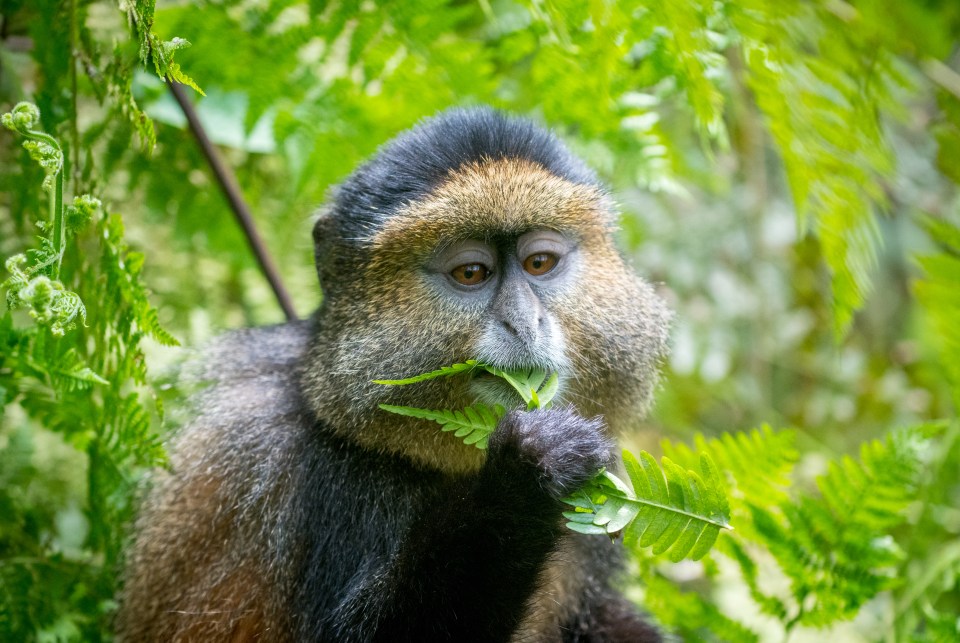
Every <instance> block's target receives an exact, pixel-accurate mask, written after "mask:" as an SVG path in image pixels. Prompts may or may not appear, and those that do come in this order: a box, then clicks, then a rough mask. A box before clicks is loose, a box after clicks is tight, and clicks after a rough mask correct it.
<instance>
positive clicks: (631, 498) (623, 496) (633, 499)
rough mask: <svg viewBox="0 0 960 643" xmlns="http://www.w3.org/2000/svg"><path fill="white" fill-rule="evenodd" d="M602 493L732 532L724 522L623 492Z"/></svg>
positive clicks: (608, 491) (731, 528)
mask: <svg viewBox="0 0 960 643" xmlns="http://www.w3.org/2000/svg"><path fill="white" fill-rule="evenodd" d="M603 493H604V495H606V496H610V497H612V498H619V499H620V500H625V501H627V502H635V503H637V504H641V505H647V506H648V507H655V508H657V509H663V510H664V511H669V512H671V513H675V514H680V515H683V516H687V517H689V518H693V519H694V520H699V521H700V522H705V523H708V524H710V525H713V526H715V527H719V528H720V529H728V530H730V531H733V527H732V526H731V525H728V524H727V523H725V522H718V521H716V520H714V519H712V518H707V517H706V516H701V515H700V514H695V513H690V512H689V511H684V510H683V509H677V508H676V507H671V506H670V505H662V504H660V503H659V502H654V501H653V500H646V499H644V498H637V497H635V496H628V495H627V494H625V493H623V492H620V491H613V490H608V489H604V490H603Z"/></svg>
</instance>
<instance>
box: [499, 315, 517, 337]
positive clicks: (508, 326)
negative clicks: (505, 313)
mask: <svg viewBox="0 0 960 643" xmlns="http://www.w3.org/2000/svg"><path fill="white" fill-rule="evenodd" d="M501 323H502V324H503V327H504V328H506V329H507V331H508V332H510V334H512V335H517V336H519V335H520V333H519V332H517V329H516V327H515V326H514V325H513V324H511V323H510V322H508V321H507V320H506V319H504V320H503V321H502V322H501Z"/></svg>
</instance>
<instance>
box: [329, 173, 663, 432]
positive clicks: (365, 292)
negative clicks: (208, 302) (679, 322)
mask: <svg viewBox="0 0 960 643" xmlns="http://www.w3.org/2000/svg"><path fill="white" fill-rule="evenodd" d="M613 218H614V215H613V209H612V207H611V204H610V203H609V201H608V199H607V197H606V196H605V195H604V194H603V193H602V192H601V191H600V190H598V189H597V188H595V187H593V186H589V185H582V184H575V183H572V182H570V181H567V180H565V179H562V178H559V177H557V176H556V175H554V174H551V173H550V172H547V171H546V170H544V169H543V168H542V167H541V166H539V165H537V164H535V163H531V162H529V161H523V160H515V159H505V160H497V161H485V162H482V163H475V164H470V165H466V166H463V167H461V168H460V169H459V170H457V171H455V172H452V173H451V174H450V175H449V178H448V179H447V180H446V181H445V182H444V183H442V184H441V185H440V186H438V187H437V188H436V189H435V190H433V191H432V192H431V193H430V194H429V195H427V196H426V197H424V198H421V199H419V200H417V201H414V202H411V203H408V204H407V205H406V206H404V207H403V208H402V209H401V210H400V211H399V212H397V213H396V214H394V215H393V216H391V217H390V218H389V219H388V220H387V221H386V223H385V224H384V225H383V226H382V227H381V228H379V229H378V230H376V232H374V233H373V234H372V235H371V236H370V237H369V238H367V239H364V243H363V248H364V250H363V252H362V253H359V254H358V257H359V260H358V261H357V263H356V264H355V272H356V273H357V274H356V275H355V276H354V277H355V279H354V280H353V282H352V283H354V284H356V285H355V286H353V287H350V288H347V289H342V290H338V295H337V296H336V297H335V298H331V300H330V301H328V302H327V303H326V304H325V305H326V306H328V307H329V310H330V314H329V315H327V318H328V320H329V321H328V322H327V323H332V324H334V325H338V326H339V327H341V328H343V329H344V330H343V331H342V332H340V333H338V335H337V337H336V339H335V340H333V342H332V343H333V344H334V347H333V348H334V350H335V354H336V360H335V365H334V366H333V371H334V372H335V373H337V374H339V375H340V376H341V377H338V378H337V382H336V384H335V388H336V390H337V392H339V391H350V406H351V408H362V409H365V410H366V411H368V412H370V413H375V412H376V405H377V404H378V403H384V402H387V403H391V404H406V405H412V406H419V407H429V408H436V409H441V408H458V407H461V406H463V405H465V404H469V403H473V402H476V401H477V400H478V398H479V399H480V400H483V401H486V402H488V403H489V402H498V403H501V404H504V405H505V406H510V405H515V404H516V403H517V402H518V401H519V400H518V398H517V397H516V396H515V394H513V393H512V392H511V390H510V389H509V388H508V387H507V386H506V384H505V383H503V382H501V381H500V380H498V379H496V378H492V377H489V378H488V377H484V376H480V377H477V378H474V379H473V380H468V379H467V378H447V379H443V380H434V381H431V382H424V383H422V384H418V385H416V386H409V387H401V388H384V387H377V386H375V385H369V380H372V379H378V378H402V377H408V376H411V375H415V374H417V373H420V372H426V371H429V370H433V369H436V368H439V367H441V366H445V365H448V364H451V363H454V362H461V361H464V360H466V359H471V358H474V359H479V360H481V361H484V362H487V363H490V364H493V365H496V366H499V367H501V368H507V369H514V368H542V369H545V370H548V371H556V372H558V373H559V375H560V385H561V387H560V394H559V399H560V400H562V401H563V402H566V403H569V404H572V405H574V406H575V407H576V408H577V409H578V410H579V411H580V412H581V413H583V414H585V415H594V414H602V415H604V416H605V418H606V419H607V421H608V423H610V424H623V423H624V421H625V420H626V419H628V418H629V417H631V416H632V417H637V416H638V415H639V414H640V413H642V411H643V408H644V407H645V405H646V403H647V401H648V399H649V396H650V392H651V389H652V386H653V384H654V382H655V379H656V370H657V369H656V367H657V361H658V360H659V359H660V357H661V356H662V354H663V352H664V350H665V339H666V326H667V319H668V317H669V315H668V313H667V311H666V309H665V307H664V306H663V304H662V302H661V301H660V299H659V298H658V297H656V295H654V294H653V292H652V290H651V289H650V288H649V286H647V285H646V284H645V283H643V282H642V281H641V280H640V279H638V278H637V277H636V276H635V275H634V274H633V273H632V271H630V270H629V269H628V268H627V267H626V266H625V264H624V262H623V260H622V258H621V256H620V255H619V253H618V252H617V251H616V249H615V248H614V246H613V243H612V241H611V230H612V227H613ZM337 320H339V321H337ZM334 394H337V393H334ZM451 442H454V441H451Z"/></svg>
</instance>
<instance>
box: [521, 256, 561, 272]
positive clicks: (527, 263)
mask: <svg viewBox="0 0 960 643" xmlns="http://www.w3.org/2000/svg"><path fill="white" fill-rule="evenodd" d="M556 265H557V255H555V254H551V253H549V252H538V253H536V254H532V255H530V256H529V257H527V258H526V259H524V260H523V269H524V270H526V271H527V272H529V273H530V274H531V275H533V276H535V277H539V276H540V275H545V274H547V273H548V272H550V271H551V270H553V268H554V266H556Z"/></svg>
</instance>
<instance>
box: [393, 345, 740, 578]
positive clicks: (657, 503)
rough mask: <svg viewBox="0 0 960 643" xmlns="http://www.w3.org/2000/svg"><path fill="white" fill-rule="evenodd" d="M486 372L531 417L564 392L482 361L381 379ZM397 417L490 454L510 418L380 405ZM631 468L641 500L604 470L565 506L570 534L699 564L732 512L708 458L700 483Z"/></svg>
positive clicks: (643, 455)
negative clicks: (435, 427) (493, 438)
mask: <svg viewBox="0 0 960 643" xmlns="http://www.w3.org/2000/svg"><path fill="white" fill-rule="evenodd" d="M478 369H480V370H485V371H487V372H488V373H490V374H492V375H495V376H497V377H500V378H502V379H503V380H504V381H505V382H507V383H508V384H510V386H511V387H512V388H513V389H514V390H515V391H516V392H517V394H518V395H519V396H520V399H521V400H523V402H524V403H525V404H526V407H527V410H533V409H539V408H549V407H550V405H551V404H552V403H553V399H554V397H555V396H556V394H557V393H558V391H559V378H558V375H557V373H550V374H549V375H548V373H547V372H546V371H544V370H542V369H527V370H505V369H501V368H497V367H495V366H491V365H489V364H484V363H482V362H479V361H477V360H467V361H465V362H462V363H458V364H453V365H451V366H445V367H443V368H440V369H437V370H435V371H430V372H429V373H423V374H420V375H414V376H412V377H408V378H405V379H399V380H374V382H375V383H377V384H384V385H387V386H405V385H408V384H417V383H419V382H424V381H426V380H431V379H435V378H438V377H449V376H452V375H463V374H469V373H470V372H472V371H474V370H478ZM380 408H381V409H383V410H384V411H389V412H390V413H396V414H399V415H406V416H409V417H415V418H421V419H424V420H432V421H434V422H436V423H438V424H440V425H441V426H442V427H443V430H444V431H453V432H454V436H456V437H459V438H462V439H463V441H464V444H472V445H474V446H475V447H477V448H478V449H486V448H487V441H488V439H489V437H490V434H491V433H493V432H494V431H495V430H496V428H497V424H498V423H499V422H500V419H501V418H503V416H504V414H505V413H506V411H505V410H504V408H503V407H502V406H500V405H496V406H492V407H491V406H487V405H485V404H475V405H472V406H468V407H467V408H465V409H463V410H462V411H451V410H429V409H418V408H414V407H408V406H394V405H390V404H381V405H380ZM623 459H624V463H625V464H626V468H627V473H628V475H629V476H630V481H631V482H632V483H633V487H634V489H636V490H637V492H636V493H635V492H634V490H632V489H631V488H630V487H629V486H628V485H627V484H626V483H624V482H623V481H622V480H620V478H618V477H617V476H616V475H614V474H613V473H611V472H610V471H606V470H603V471H600V472H598V473H597V475H596V476H595V477H594V478H593V479H592V480H590V481H589V482H588V483H587V484H586V485H584V486H583V488H581V489H580V490H578V491H577V492H575V493H574V494H573V495H571V496H570V497H568V498H565V499H564V502H565V503H567V504H568V505H571V506H572V507H573V511H566V512H564V514H563V515H564V517H566V518H567V521H568V522H567V527H568V528H570V529H571V530H573V531H576V532H578V533H581V534H595V535H608V536H611V537H614V538H615V537H617V536H618V535H619V534H620V533H621V532H622V531H624V530H625V532H626V540H627V541H628V542H629V543H636V544H638V545H639V546H640V547H652V548H653V552H654V554H663V553H669V554H670V559H671V560H673V561H680V560H682V559H684V558H690V559H692V560H699V559H700V558H702V557H703V556H704V555H706V553H707V552H708V551H709V550H710V548H711V547H712V546H713V544H714V542H716V539H717V536H718V535H719V533H720V530H721V529H732V527H730V525H729V524H728V514H729V507H728V506H727V500H726V497H725V496H724V491H723V488H722V486H721V485H720V481H719V479H718V476H717V470H716V467H715V466H714V465H713V463H712V462H711V460H710V457H709V456H708V455H707V454H706V453H704V454H703V455H702V456H701V461H700V467H701V470H702V471H703V474H704V475H703V477H702V478H701V477H700V476H699V475H697V474H696V473H695V472H694V471H690V470H687V471H685V470H684V469H682V468H681V467H678V466H677V465H676V464H674V463H673V462H671V461H670V460H669V459H667V458H664V459H663V469H661V468H660V467H659V466H658V465H657V462H656V460H655V459H654V458H653V456H651V455H650V454H649V453H647V452H646V451H641V452H640V460H639V461H638V460H637V459H636V458H634V456H633V455H632V454H631V453H629V452H626V451H625V452H624V453H623Z"/></svg>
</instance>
